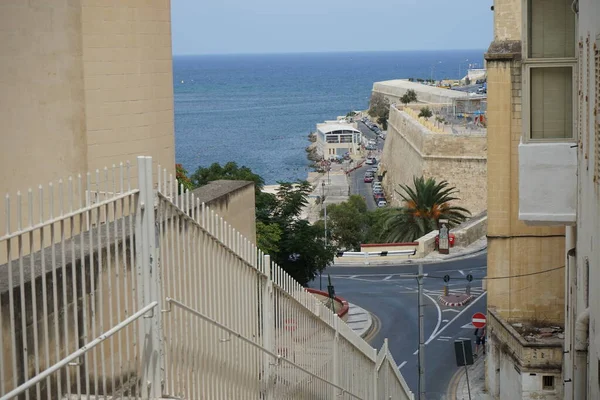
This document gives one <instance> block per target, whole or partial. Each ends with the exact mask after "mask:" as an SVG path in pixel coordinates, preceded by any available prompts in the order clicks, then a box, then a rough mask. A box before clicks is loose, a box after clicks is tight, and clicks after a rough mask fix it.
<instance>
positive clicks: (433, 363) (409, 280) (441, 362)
mask: <svg viewBox="0 0 600 400" xmlns="http://www.w3.org/2000/svg"><path fill="white" fill-rule="evenodd" d="M486 263H487V253H485V252H484V253H482V254H480V255H477V256H474V257H471V258H468V259H464V260H460V261H448V262H444V263H439V264H425V265H424V271H425V273H426V274H428V275H429V276H428V277H427V278H425V279H424V295H425V296H424V297H425V314H424V325H425V340H426V347H425V371H426V374H425V381H426V388H427V400H438V399H445V394H446V390H447V387H448V384H449V382H450V379H451V378H452V376H453V375H454V373H455V372H456V371H457V369H458V368H457V367H456V363H455V356H454V340H457V339H459V338H464V339H469V340H473V339H474V335H473V331H474V328H473V327H472V325H471V316H472V315H473V314H474V313H476V312H484V313H485V310H486V297H485V293H484V292H483V291H482V289H481V282H482V281H481V278H482V277H484V276H485V275H486V271H487V266H486ZM327 273H328V274H330V275H331V279H332V282H333V284H334V286H335V291H336V294H338V295H340V296H341V297H343V298H345V299H346V300H348V301H349V302H351V303H354V304H357V305H358V306H360V307H363V308H365V309H366V310H368V311H370V312H371V313H372V314H374V315H375V316H376V317H377V318H378V319H379V321H380V327H379V331H378V332H377V333H376V334H375V335H374V336H373V338H372V339H371V341H370V343H371V345H372V346H373V347H375V348H377V349H379V348H381V346H382V344H383V340H384V338H388V341H389V347H390V350H391V352H392V355H393V356H394V359H395V360H396V362H397V363H398V365H399V366H400V368H401V372H402V375H403V376H404V378H405V379H406V382H407V383H408V385H409V386H410V388H411V390H413V392H414V393H415V394H417V393H418V369H417V349H418V343H419V340H418V338H419V336H418V307H417V299H418V296H417V282H416V279H415V278H413V277H406V276H405V275H407V274H416V273H417V266H416V265H415V266H412V265H403V266H382V267H375V266H374V267H329V268H328V269H327ZM468 274H472V275H473V277H474V280H473V282H472V289H471V293H472V294H473V295H474V296H475V299H474V300H473V301H472V302H471V303H470V304H468V305H467V306H465V307H456V308H455V307H446V306H443V305H442V304H441V303H439V302H438V301H437V298H438V296H439V295H440V294H441V293H442V291H443V285H444V282H443V280H442V278H443V276H444V275H449V276H450V282H449V284H448V286H449V289H450V292H451V293H452V292H464V290H465V289H466V285H467V280H466V278H465V277H466V275H468ZM318 284H319V282H318V281H317V282H313V284H312V285H313V286H316V287H318Z"/></svg>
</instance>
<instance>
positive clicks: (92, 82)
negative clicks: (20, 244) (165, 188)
mask: <svg viewBox="0 0 600 400" xmlns="http://www.w3.org/2000/svg"><path fill="white" fill-rule="evenodd" d="M0 32H1V36H2V40H0V120H1V121H2V128H1V129H2V133H1V134H0V148H2V149H3V150H4V151H3V153H2V157H1V158H0V193H2V195H4V194H5V193H10V194H11V195H13V196H14V195H15V194H16V192H17V191H18V190H20V191H21V192H22V193H26V191H27V189H28V188H37V186H38V185H39V184H44V185H46V184H47V183H48V182H51V181H52V182H54V183H55V184H56V183H57V181H58V180H59V179H60V178H63V179H66V178H67V177H69V176H70V175H74V176H75V175H77V174H78V173H81V174H84V175H85V173H86V172H88V171H89V170H94V169H96V168H103V167H105V166H108V167H111V166H112V164H117V165H118V163H119V162H126V161H131V162H132V163H133V164H135V161H136V160H135V157H136V156H138V155H148V156H152V157H153V158H154V161H155V164H157V163H160V164H161V165H162V166H163V167H164V168H166V169H167V170H168V172H169V173H174V169H175V166H174V164H175V150H174V130H173V129H174V128H173V79H172V66H171V64H172V59H171V57H172V56H171V26H170V1H169V0H147V1H135V2H133V1H128V2H117V1H112V2H107V1H103V0H72V1H65V0H45V1H41V0H40V1H38V0H34V1H22V0H5V1H2V2H1V3H0ZM136 175H137V169H136V168H133V169H132V176H133V177H135V176H136ZM155 179H156V176H155ZM84 187H85V182H84ZM46 197H47V196H46ZM13 198H14V197H13ZM75 201H77V200H75ZM43 206H44V208H45V210H46V213H48V201H47V198H44V201H43ZM57 207H58V206H57ZM2 208H3V209H4V205H2ZM34 209H35V210H36V212H37V210H38V209H39V207H37V205H36V206H35V208H34ZM11 211H12V216H11V222H12V224H11V225H12V227H13V228H14V227H16V225H17V224H16V218H15V213H16V202H15V201H14V200H13V201H12V208H11ZM55 211H56V210H55ZM0 226H2V227H4V226H5V213H4V212H3V213H0ZM0 258H1V257H0Z"/></svg>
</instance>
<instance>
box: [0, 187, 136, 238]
mask: <svg viewBox="0 0 600 400" xmlns="http://www.w3.org/2000/svg"><path fill="white" fill-rule="evenodd" d="M139 192H140V190H139V189H131V190H127V191H125V192H123V193H122V194H120V195H118V196H114V197H111V198H110V199H108V200H103V201H100V202H98V203H94V204H92V205H88V206H85V207H81V208H78V209H77V210H75V211H69V212H66V213H63V214H61V215H59V216H56V217H53V218H49V219H47V220H44V221H42V222H39V223H37V224H33V225H30V226H28V227H26V228H21V229H17V230H15V231H13V232H11V233H7V234H6V235H4V236H1V237H0V242H5V241H7V240H11V239H14V238H16V237H18V236H21V235H25V234H27V233H30V232H34V231H36V230H38V229H42V228H45V227H47V226H50V225H53V224H56V223H59V222H61V221H65V220H68V219H69V218H73V217H76V216H78V215H81V214H85V213H86V212H89V211H92V210H94V209H96V208H100V207H104V206H107V205H109V204H111V203H113V202H116V201H118V200H121V199H125V198H127V197H129V196H131V195H134V194H136V193H139ZM7 204H9V203H7ZM6 214H7V215H10V207H9V209H8V210H7V213H6Z"/></svg>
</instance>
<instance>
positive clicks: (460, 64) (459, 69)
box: [458, 58, 469, 81]
mask: <svg viewBox="0 0 600 400" xmlns="http://www.w3.org/2000/svg"><path fill="white" fill-rule="evenodd" d="M468 62H469V59H468V58H467V59H466V60H465V61H463V62H459V63H458V80H459V81H461V80H462V76H461V73H460V71H462V68H461V67H462V65H463V64H464V63H468Z"/></svg>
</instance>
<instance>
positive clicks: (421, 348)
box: [417, 264, 425, 400]
mask: <svg viewBox="0 0 600 400" xmlns="http://www.w3.org/2000/svg"><path fill="white" fill-rule="evenodd" d="M423 276H424V275H423V264H419V273H418V275H417V282H418V284H419V400H425V327H424V321H423V317H424V312H423V311H424V310H423V306H424V304H423Z"/></svg>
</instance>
